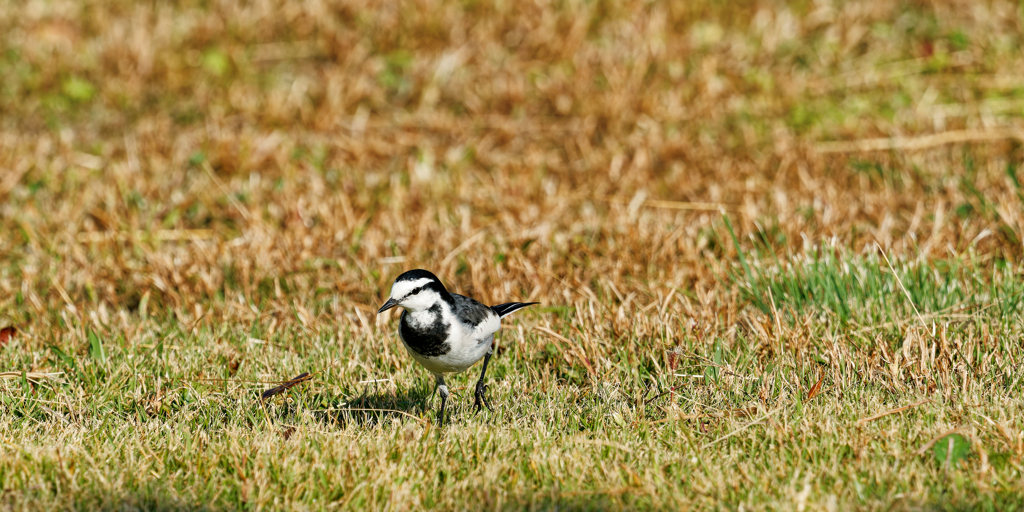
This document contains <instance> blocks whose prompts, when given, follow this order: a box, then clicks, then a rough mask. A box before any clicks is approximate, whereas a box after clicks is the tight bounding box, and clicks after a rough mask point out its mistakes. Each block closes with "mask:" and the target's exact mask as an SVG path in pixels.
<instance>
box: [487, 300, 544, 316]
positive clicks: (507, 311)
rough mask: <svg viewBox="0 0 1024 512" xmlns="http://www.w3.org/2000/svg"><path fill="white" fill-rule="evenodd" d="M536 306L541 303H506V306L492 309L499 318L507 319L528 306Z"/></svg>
mask: <svg viewBox="0 0 1024 512" xmlns="http://www.w3.org/2000/svg"><path fill="white" fill-rule="evenodd" d="M534 304H540V302H506V303H504V304H498V305H497V306H491V309H492V310H493V311H494V312H495V313H497V314H498V317H500V318H505V317H506V316H509V315H511V314H512V313H515V312H516V311H519V310H520V309H523V308H525V307H526V306H532V305H534Z"/></svg>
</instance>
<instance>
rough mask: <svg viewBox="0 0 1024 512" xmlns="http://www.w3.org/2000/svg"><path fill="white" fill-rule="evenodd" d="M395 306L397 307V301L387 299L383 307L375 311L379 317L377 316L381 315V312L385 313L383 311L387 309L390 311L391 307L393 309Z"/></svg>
mask: <svg viewBox="0 0 1024 512" xmlns="http://www.w3.org/2000/svg"><path fill="white" fill-rule="evenodd" d="M397 305H398V301H397V300H395V299H388V301H387V302H385V303H384V305H383V306H381V307H380V309H378V310H377V314H378V315H379V314H381V313H383V312H385V311H387V310H389V309H391V308H393V307H395V306H397Z"/></svg>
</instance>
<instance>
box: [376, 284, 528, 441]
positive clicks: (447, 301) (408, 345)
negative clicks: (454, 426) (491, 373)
mask: <svg viewBox="0 0 1024 512" xmlns="http://www.w3.org/2000/svg"><path fill="white" fill-rule="evenodd" d="M533 304H539V303H538V302H508V303H505V304H498V305H497V306H491V307H487V306H485V305H483V304H481V303H479V302H477V301H475V300H473V299H471V298H469V297H465V296H462V295H459V294H457V293H449V292H448V290H446V289H445V287H444V285H443V284H441V281H440V280H439V279H438V278H437V276H435V275H434V274H431V273H430V272H428V271H426V270H422V269H416V270H410V271H408V272H405V273H403V274H402V275H400V276H398V278H397V279H395V284H393V285H392V286H391V297H389V298H388V300H387V302H385V303H384V305H383V306H381V307H380V310H378V311H377V314H378V315H379V314H381V313H383V312H385V311H387V310H389V309H391V308H393V307H395V306H401V307H403V308H405V311H403V312H402V319H401V321H400V322H399V328H398V334H399V336H401V338H402V343H403V344H404V345H405V349H406V350H408V351H409V355H411V356H412V357H413V359H415V360H416V362H418V363H420V365H422V366H423V367H424V368H426V369H427V370H429V371H430V373H433V374H434V380H435V382H436V386H437V389H438V391H439V392H440V394H441V410H440V411H439V412H438V415H437V417H438V423H439V424H441V425H444V406H445V403H446V402H447V401H448V386H447V385H445V382H444V375H445V374H446V373H459V372H462V371H464V370H466V369H467V368H469V367H470V366H473V364H475V363H476V362H477V361H479V360H480V358H483V360H484V367H483V370H482V371H481V372H480V380H479V381H477V383H476V393H475V398H476V401H475V402H474V404H473V405H474V406H475V407H476V412H480V407H481V406H486V407H487V408H488V409H490V408H491V404H489V403H487V399H486V398H485V397H484V390H486V389H487V386H486V385H485V384H484V376H485V375H486V374H487V362H488V361H490V359H491V353H492V351H493V347H494V333H496V332H498V329H500V328H501V319H502V318H505V317H506V316H508V315H510V314H512V313H514V312H516V311H519V310H520V309H523V308H525V307H526V306H531V305H533Z"/></svg>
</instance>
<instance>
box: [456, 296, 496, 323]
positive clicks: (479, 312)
mask: <svg viewBox="0 0 1024 512" xmlns="http://www.w3.org/2000/svg"><path fill="white" fill-rule="evenodd" d="M452 299H454V302H455V307H454V312H455V315H456V316H458V317H459V318H460V319H461V320H462V321H464V322H466V323H467V324H469V325H471V326H473V327H476V326H478V325H480V324H481V323H483V322H485V321H487V320H490V319H492V318H494V317H497V316H498V315H497V314H496V313H495V312H494V310H492V309H491V308H489V307H487V306H485V305H483V304H481V303H479V302H477V301H475V300H473V299H471V298H469V297H466V296H464V295H459V294H457V293H453V294H452Z"/></svg>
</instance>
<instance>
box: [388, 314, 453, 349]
mask: <svg viewBox="0 0 1024 512" xmlns="http://www.w3.org/2000/svg"><path fill="white" fill-rule="evenodd" d="M429 311H430V312H432V313H434V318H435V319H436V320H435V321H434V322H431V323H430V324H428V325H423V326H416V327H413V326H412V324H411V323H410V322H409V319H408V318H407V317H406V315H407V312H405V311H403V312H402V319H401V321H399V323H398V324H399V334H401V335H402V341H404V342H405V344H406V345H407V346H408V347H409V348H410V349H412V350H414V351H415V352H416V353H417V354H420V355H423V356H427V357H436V356H443V355H445V354H447V353H448V352H449V351H450V350H451V349H452V346H451V345H450V344H449V343H448V332H449V331H450V330H451V326H450V325H449V324H448V323H447V322H445V321H444V319H443V318H441V305H440V304H434V307H432V308H430V310H429Z"/></svg>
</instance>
